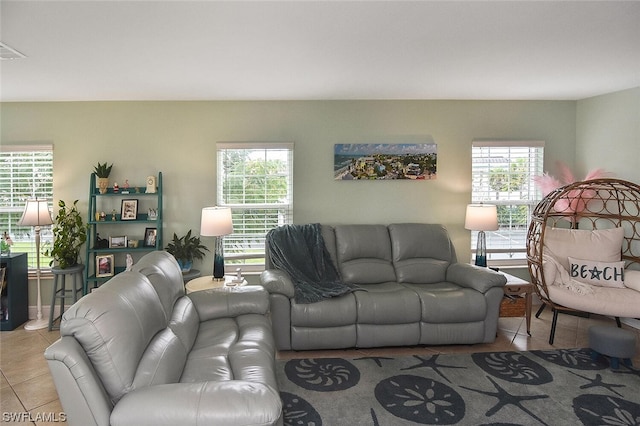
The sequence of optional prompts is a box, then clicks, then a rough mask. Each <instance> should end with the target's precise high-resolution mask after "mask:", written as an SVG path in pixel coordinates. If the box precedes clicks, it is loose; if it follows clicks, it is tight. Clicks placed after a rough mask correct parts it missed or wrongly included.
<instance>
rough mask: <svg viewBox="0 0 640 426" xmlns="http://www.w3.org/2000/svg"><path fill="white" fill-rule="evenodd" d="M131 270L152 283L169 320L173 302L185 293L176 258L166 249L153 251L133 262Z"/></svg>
mask: <svg viewBox="0 0 640 426" xmlns="http://www.w3.org/2000/svg"><path fill="white" fill-rule="evenodd" d="M132 270H133V271H136V272H140V273H141V274H142V275H144V276H146V277H147V278H148V279H149V281H150V282H151V284H153V287H154V288H155V290H156V293H157V294H158V297H160V300H161V301H162V306H163V309H164V312H165V318H166V320H167V321H169V319H170V318H171V315H172V311H173V305H174V303H175V302H176V300H178V298H179V297H182V296H184V294H185V293H184V281H183V278H182V271H181V270H180V266H178V262H177V261H176V259H175V258H174V257H173V255H171V254H169V253H168V252H166V251H160V250H158V251H153V252H150V253H147V254H146V255H145V256H143V257H142V258H141V259H140V260H139V261H138V263H136V264H134V265H133V268H132Z"/></svg>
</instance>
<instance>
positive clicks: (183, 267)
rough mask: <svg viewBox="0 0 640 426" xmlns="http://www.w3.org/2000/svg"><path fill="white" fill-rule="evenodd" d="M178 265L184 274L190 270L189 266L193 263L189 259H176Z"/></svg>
mask: <svg viewBox="0 0 640 426" xmlns="http://www.w3.org/2000/svg"><path fill="white" fill-rule="evenodd" d="M178 265H180V269H181V270H182V273H183V274H186V273H187V272H189V271H190V270H191V266H192V265H193V261H191V260H178Z"/></svg>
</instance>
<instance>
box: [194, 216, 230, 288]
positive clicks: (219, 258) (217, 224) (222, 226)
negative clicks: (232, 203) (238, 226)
mask: <svg viewBox="0 0 640 426" xmlns="http://www.w3.org/2000/svg"><path fill="white" fill-rule="evenodd" d="M232 232H233V221H232V219H231V208H229V207H205V208H203V209H202V217H201V221H200V235H201V236H203V237H216V243H215V250H214V251H213V279H214V280H224V249H223V247H222V246H223V244H222V238H223V237H224V236H225V235H229V234H231V233H232Z"/></svg>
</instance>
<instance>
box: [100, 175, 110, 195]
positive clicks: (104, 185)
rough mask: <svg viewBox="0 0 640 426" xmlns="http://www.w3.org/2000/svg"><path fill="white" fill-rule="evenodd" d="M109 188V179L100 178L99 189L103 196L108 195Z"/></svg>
mask: <svg viewBox="0 0 640 426" xmlns="http://www.w3.org/2000/svg"><path fill="white" fill-rule="evenodd" d="M108 187H109V178H98V189H99V190H100V193H101V194H106V193H107V188H108Z"/></svg>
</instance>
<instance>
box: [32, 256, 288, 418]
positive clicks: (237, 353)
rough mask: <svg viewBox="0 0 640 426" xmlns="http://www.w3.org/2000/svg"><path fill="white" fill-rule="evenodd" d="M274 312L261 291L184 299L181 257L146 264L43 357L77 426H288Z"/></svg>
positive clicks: (87, 308)
mask: <svg viewBox="0 0 640 426" xmlns="http://www.w3.org/2000/svg"><path fill="white" fill-rule="evenodd" d="M268 308H269V301H268V294H267V292H266V291H265V290H264V289H263V288H261V287H260V286H247V287H244V288H237V289H233V290H230V291H229V290H206V291H200V292H195V293H192V294H189V295H188V296H185V294H184V284H183V281H182V273H181V271H180V267H179V266H178V264H177V262H176V261H175V259H174V258H173V256H171V255H169V254H168V253H166V252H162V251H156V252H152V253H149V254H147V255H145V256H144V257H143V258H142V259H141V260H140V261H139V262H138V263H137V264H136V265H134V268H133V271H129V272H122V273H120V274H118V275H116V276H115V277H113V278H112V279H110V280H109V281H108V282H106V283H105V284H103V285H102V286H101V287H100V288H98V289H97V290H95V291H93V292H92V293H90V294H88V295H87V296H85V297H83V298H82V299H81V300H79V301H78V302H77V303H75V304H74V305H73V306H72V307H71V308H70V309H69V310H67V311H66V312H65V314H64V316H63V319H62V321H61V325H60V334H61V338H60V339H59V340H58V341H56V342H55V343H53V344H52V345H51V346H49V347H48V348H47V349H46V351H45V357H46V359H47V361H48V364H49V368H50V370H51V373H52V375H53V381H54V383H55V385H56V389H57V391H58V395H59V397H60V401H61V403H62V407H63V409H64V411H65V413H66V415H67V420H68V422H69V424H70V425H82V426H87V425H109V424H111V425H136V426H140V425H155V426H157V425H205V424H211V425H212V424H216V425H217V424H219V425H249V424H250V425H271V424H282V403H281V400H280V395H279V390H278V384H277V381H276V374H275V351H276V349H275V343H274V339H273V334H272V330H271V324H270V321H269V318H268V316H267V313H268Z"/></svg>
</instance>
